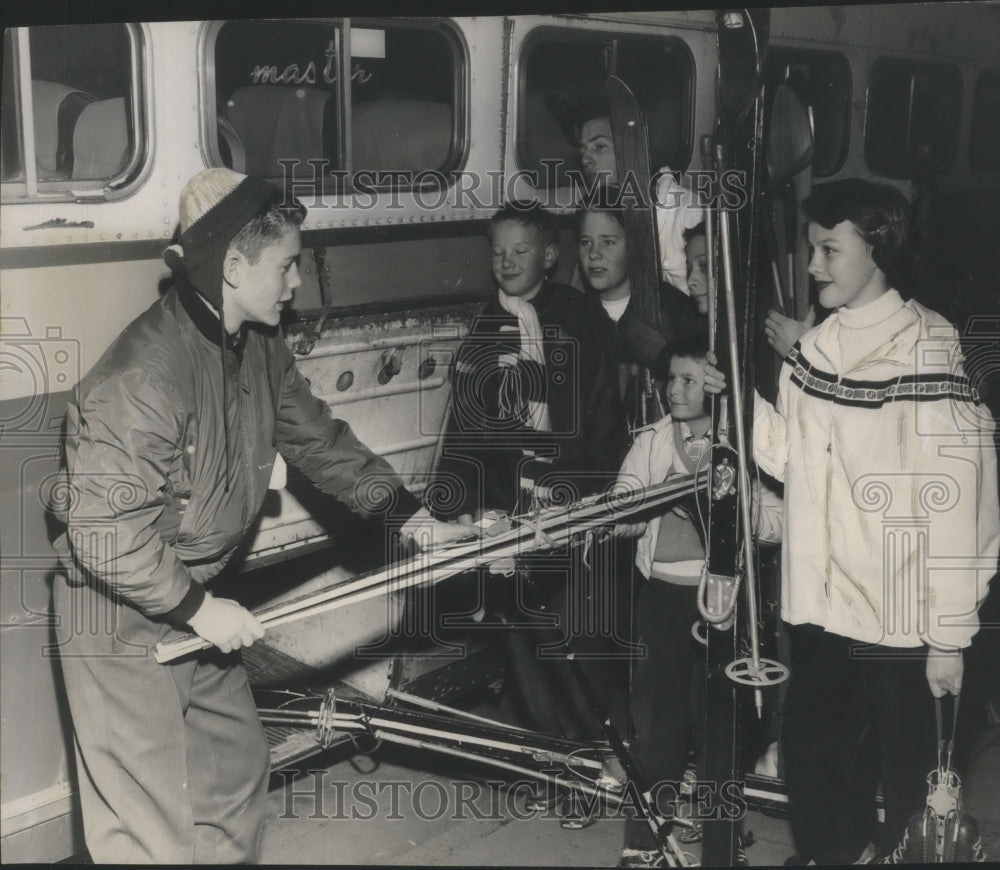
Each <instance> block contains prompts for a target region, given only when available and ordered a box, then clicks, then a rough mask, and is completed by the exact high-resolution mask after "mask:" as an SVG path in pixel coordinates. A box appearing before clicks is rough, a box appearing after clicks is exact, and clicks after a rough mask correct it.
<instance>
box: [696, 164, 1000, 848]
mask: <svg viewBox="0 0 1000 870" xmlns="http://www.w3.org/2000/svg"><path fill="white" fill-rule="evenodd" d="M803 209H804V211H805V214H806V217H807V218H808V221H809V226H808V236H809V244H810V247H811V249H812V256H811V260H810V263H809V274H810V275H811V276H812V277H813V279H814V280H815V282H816V287H817V289H818V291H819V302H820V305H822V306H823V307H824V308H833V309H836V310H835V311H834V312H833V313H832V314H831V315H830V316H829V317H828V318H827V319H826V320H825V321H824V322H823V323H822V324H821V325H820V326H818V327H816V328H814V329H812V330H810V331H809V332H807V333H806V334H805V335H804V336H803V337H802V338H801V339H800V340H799V342H797V343H796V344H795V346H794V347H793V348H792V350H791V351H790V352H789V354H788V357H787V358H786V359H785V363H784V365H783V367H782V371H781V375H780V379H779V384H778V402H777V406H776V407H772V406H771V405H770V404H769V403H767V402H765V401H764V400H763V399H762V398H761V397H760V396H758V397H757V402H756V407H755V418H754V453H755V458H756V460H757V462H758V463H759V465H760V466H761V468H763V469H764V470H765V471H767V472H768V473H769V474H771V475H773V476H774V477H775V478H777V479H779V480H783V481H784V484H785V509H786V511H785V514H786V517H787V519H786V528H785V535H784V544H783V550H782V593H781V594H782V602H781V611H782V617H783V618H784V620H785V621H786V622H788V623H789V624H790V632H789V633H790V637H791V670H792V677H791V682H790V683H789V687H788V694H787V697H786V701H785V707H784V719H783V732H782V748H783V751H784V759H785V771H786V777H787V782H788V796H789V801H790V809H791V818H792V827H793V832H794V835H795V842H796V847H797V850H798V855H797V856H793V857H794V858H795V860H796V861H801V863H806V862H807V861H809V860H814V861H815V862H816V863H818V864H823V863H850V862H851V861H854V860H855V859H857V858H858V857H859V856H861V855H862V853H866V854H868V855H870V854H872V851H873V850H872V848H871V845H874V852H876V853H885V852H888V851H891V850H892V848H893V847H894V846H895V845H896V844H897V843H898V842H899V840H900V838H901V836H902V834H903V830H904V828H905V825H906V821H907V819H908V818H909V816H910V815H911V814H912V813H914V812H917V811H920V810H921V809H922V807H923V804H924V799H925V797H926V785H925V782H924V777H925V775H926V773H927V771H928V770H930V769H931V768H933V767H934V765H935V754H934V748H935V747H934V724H933V723H934V704H933V701H932V696H933V697H941V696H942V695H944V694H945V693H948V692H950V693H953V694H958V692H959V691H960V690H961V685H962V674H963V657H962V650H963V649H964V648H965V647H967V646H968V645H969V643H970V641H971V638H972V636H973V635H974V634H975V633H976V632H977V630H978V628H979V622H978V619H977V615H976V611H977V608H978V606H979V604H980V602H981V601H982V599H983V598H984V597H985V595H986V584H987V583H988V581H989V579H990V577H992V576H993V573H994V572H995V570H996V557H997V551H998V546H1000V518H998V508H997V478H996V473H997V472H996V454H995V451H994V446H993V434H992V432H993V421H992V418H991V417H990V415H989V412H988V411H987V410H986V409H985V407H984V406H983V405H982V404H981V403H980V401H979V398H978V396H977V395H976V392H975V390H974V389H973V388H972V386H971V385H970V383H969V380H968V378H967V377H966V375H965V372H964V368H963V360H962V352H961V349H960V347H959V341H958V335H957V333H956V331H955V329H954V327H952V326H951V324H949V323H948V322H947V321H946V320H945V319H944V318H943V317H941V316H940V315H938V314H936V313H935V312H933V311H930V310H928V309H927V308H924V307H923V306H921V305H919V304H918V303H916V302H914V301H912V300H911V301H906V302H904V301H903V298H902V297H901V296H900V294H899V293H898V292H897V291H896V290H895V289H893V288H894V286H896V282H897V280H898V277H899V276H898V271H899V262H900V253H901V251H902V250H903V248H904V245H905V243H906V210H907V209H906V201H905V199H904V198H903V196H902V195H901V194H900V193H899V192H898V191H897V190H896V189H895V188H892V187H888V186H885V185H878V184H874V183H871V182H868V181H863V180H860V179H846V180H842V181H835V182H831V183H828V184H824V185H820V186H818V187H816V188H815V189H814V190H813V193H812V196H811V197H810V198H809V199H808V200H806V202H805V203H804V205H803ZM720 375H721V373H720V372H719V371H718V370H717V369H715V368H714V367H710V368H709V370H708V381H709V389H710V390H716V389H718V388H719V386H720V385H721V384H720V378H719V376H720ZM928 688H929V691H928ZM879 781H881V784H882V794H883V797H884V801H885V824H884V826H883V829H882V832H881V834H880V836H879V837H878V842H877V843H874V842H873V841H874V840H875V838H876V825H875V822H876V816H875V793H876V787H877V784H878V782H879Z"/></svg>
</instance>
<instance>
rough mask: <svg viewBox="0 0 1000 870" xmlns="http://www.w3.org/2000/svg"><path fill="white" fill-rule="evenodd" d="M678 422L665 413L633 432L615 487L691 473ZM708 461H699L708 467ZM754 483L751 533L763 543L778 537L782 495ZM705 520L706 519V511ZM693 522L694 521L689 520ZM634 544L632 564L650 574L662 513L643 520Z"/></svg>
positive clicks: (647, 484)
mask: <svg viewBox="0 0 1000 870" xmlns="http://www.w3.org/2000/svg"><path fill="white" fill-rule="evenodd" d="M679 426H680V424H679V422H675V421H674V420H673V418H672V417H671V416H670V415H669V414H668V415H667V416H666V417H663V418H662V419H660V420H657V421H656V422H655V423H653V424H652V425H651V426H649V427H647V428H646V429H644V430H642V431H641V432H639V434H638V435H636V438H635V442H634V443H633V444H632V447H631V448H630V449H629V452H628V455H627V456H626V457H625V461H624V462H623V463H622V467H621V471H620V472H619V474H618V482H617V483H616V484H615V489H616V491H619V492H630V491H636V490H642V489H646V488H647V487H650V486H656V485H657V484H660V483H663V482H664V481H665V480H666V479H667V478H668V477H671V476H673V475H678V474H692V473H694V472H695V471H696V470H700V469H699V468H698V464H696V463H695V462H694V461H693V460H691V459H689V458H688V457H687V456H686V455H685V453H684V449H683V447H682V446H681V441H682V439H681V438H680V436H679ZM707 464H708V461H707V459H706V461H705V463H704V464H702V468H704V467H707ZM753 484H754V495H753V509H752V511H751V514H752V517H753V525H754V537H755V538H756V539H757V540H758V541H760V542H762V543H772V544H773V543H777V542H778V541H780V540H781V529H782V508H781V499H780V498H778V496H777V495H775V493H773V492H772V491H771V490H769V489H767V487H763V486H760V485H759V484H757V482H756V481H753ZM704 519H705V523H706V524H707V522H708V517H707V515H706V516H705V518H704ZM692 524H693V521H692ZM644 525H645V529H644V531H643V532H642V533H641V537H640V538H639V543H638V546H637V548H636V555H635V564H636V567H637V568H638V569H639V570H640V571H641V572H642V575H643V577H649V575H650V571H651V569H652V567H653V555H654V554H655V553H656V545H657V541H658V540H659V537H660V530H661V526H662V517H653V518H652V519H651V520H650V521H649V522H648V523H645V524H644Z"/></svg>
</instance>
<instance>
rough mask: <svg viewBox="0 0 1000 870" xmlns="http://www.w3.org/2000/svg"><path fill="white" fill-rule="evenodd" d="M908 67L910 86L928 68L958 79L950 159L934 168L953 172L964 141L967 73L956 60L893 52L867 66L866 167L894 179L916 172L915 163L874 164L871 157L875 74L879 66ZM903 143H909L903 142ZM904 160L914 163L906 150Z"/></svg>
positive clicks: (909, 114)
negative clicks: (956, 114)
mask: <svg viewBox="0 0 1000 870" xmlns="http://www.w3.org/2000/svg"><path fill="white" fill-rule="evenodd" d="M880 65H881V66H893V65H896V66H906V67H908V68H909V75H910V88H911V89H912V88H913V81H914V79H913V77H914V76H915V75H916V74H917V73H918V72H920V71H922V70H926V71H931V72H935V71H936V72H938V73H941V74H945V75H949V76H954V78H955V79H956V80H957V82H958V89H957V91H956V100H955V104H956V105H957V106H958V118H957V119H956V123H955V125H954V135H953V138H952V141H951V144H950V146H949V152H948V155H947V158H948V159H947V160H945V161H943V162H942V163H941V164H940V165H934V166H932V167H931V169H932V171H933V172H934V174H935V175H944V174H946V173H948V172H951V171H953V170H954V169H955V168H956V167H957V165H958V162H959V152H960V150H961V140H962V129H963V124H964V122H965V118H964V114H965V113H964V111H963V108H964V105H963V100H964V95H965V90H966V87H965V76H964V75H963V74H962V69H961V67H960V66H959V65H958V64H957V63H955V62H953V61H946V60H930V59H927V58H913V57H907V56H899V55H892V54H883V55H879V56H878V57H876V58H875V59H874V60H872V62H871V64H870V65H869V67H868V84H867V88H866V90H865V117H864V131H863V137H862V138H863V142H862V144H863V153H864V161H865V166H866V167H867V168H868V170H869V172H871V173H872V174H873V175H875V176H878V177H880V178H893V179H908V178H910V177H911V175H912V172H913V166H912V165H900V166H892V165H890V166H877V165H873V163H872V159H871V145H870V143H871V132H872V131H871V112H872V89H873V87H874V84H875V75H876V72H877V70H878V67H879V66H880ZM912 121H913V116H912V107H911V108H910V109H909V110H908V111H907V117H906V122H907V124H908V125H912ZM904 144H906V143H905V142H904ZM902 163H904V164H905V163H912V161H910V160H909V155H908V154H906V153H904V154H903V155H902Z"/></svg>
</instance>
